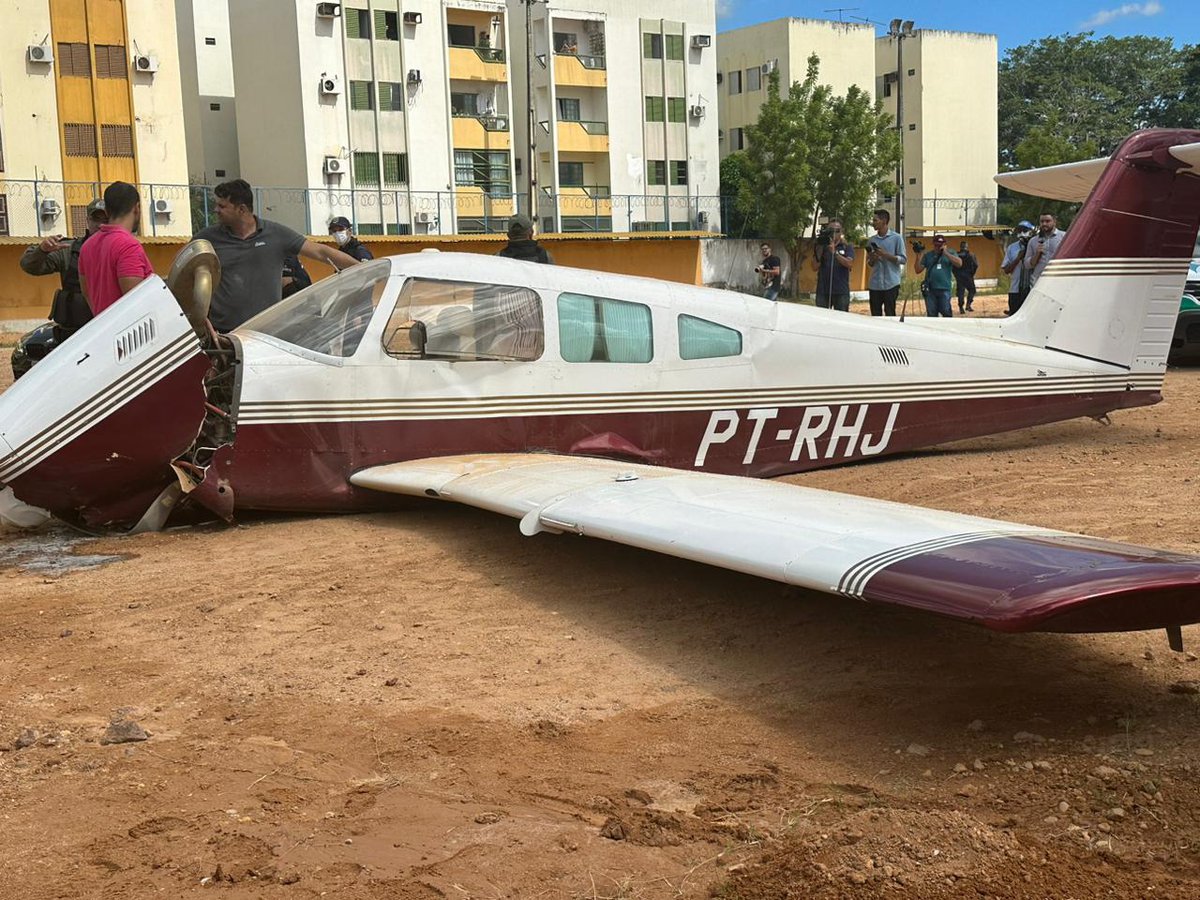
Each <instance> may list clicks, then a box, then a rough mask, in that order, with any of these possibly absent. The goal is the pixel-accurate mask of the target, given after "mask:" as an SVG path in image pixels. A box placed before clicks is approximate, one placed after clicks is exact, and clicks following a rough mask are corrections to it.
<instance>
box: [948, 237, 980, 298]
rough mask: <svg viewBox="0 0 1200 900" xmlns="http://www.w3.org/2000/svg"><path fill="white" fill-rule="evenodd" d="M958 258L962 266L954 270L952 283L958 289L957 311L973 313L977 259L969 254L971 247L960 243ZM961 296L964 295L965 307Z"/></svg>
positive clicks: (977, 267) (962, 242)
mask: <svg viewBox="0 0 1200 900" xmlns="http://www.w3.org/2000/svg"><path fill="white" fill-rule="evenodd" d="M958 258H959V259H961V260H962V265H961V266H959V267H958V268H957V269H955V270H954V283H955V286H956V287H957V288H958V311H959V312H960V313H961V312H964V311H965V312H974V311H975V310H973V309H972V308H971V304H972V303H974V302H975V273H976V272H978V271H979V258H978V257H976V256H975V254H974V253H972V252H971V245H970V244H968V243H967V242H966V241H961V242H960V243H959V245H958ZM963 295H966V300H967V305H966V307H964V306H963Z"/></svg>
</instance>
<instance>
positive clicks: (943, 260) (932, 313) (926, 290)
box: [917, 234, 962, 319]
mask: <svg viewBox="0 0 1200 900" xmlns="http://www.w3.org/2000/svg"><path fill="white" fill-rule="evenodd" d="M961 266H962V260H961V259H959V258H958V257H957V256H955V255H954V252H953V251H951V250H948V249H947V248H946V237H945V235H941V234H935V235H934V236H933V249H932V250H927V251H926V252H925V254H924V255H923V256H922V257H921V258H920V259H918V260H917V274H918V275H920V274H921V273H922V272H927V273H928V274H926V275H925V280H924V281H923V282H922V283H921V293H922V294H923V295H924V297H925V315H927V316H929V317H930V318H936V317H937V316H945V317H946V318H947V319H949V318H952V317H953V316H954V313H953V312H952V311H951V309H950V291H951V288H952V287H953V281H954V278H953V272H954V270H955V269H957V268H959V267H961Z"/></svg>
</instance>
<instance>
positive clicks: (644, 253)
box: [0, 235, 701, 322]
mask: <svg viewBox="0 0 1200 900" xmlns="http://www.w3.org/2000/svg"><path fill="white" fill-rule="evenodd" d="M317 240H320V241H322V242H328V238H327V237H320V238H317ZM362 240H363V242H364V243H365V244H367V245H368V246H369V247H370V248H371V252H372V253H374V254H375V256H376V257H383V256H392V255H399V254H404V253H416V252H419V251H421V250H424V249H426V248H427V247H433V248H436V249H438V250H443V251H446V252H455V253H483V254H487V255H489V256H490V255H495V254H496V253H497V252H499V250H500V248H501V247H503V246H504V243H505V239H504V238H503V237H501V236H493V235H486V236H484V235H481V236H480V237H478V238H462V237H453V238H439V237H437V236H433V237H428V238H425V237H365V238H362ZM539 240H540V242H541V244H542V246H544V247H545V248H546V249H547V250H549V251H550V253H551V254H552V255H553V256H554V260H555V262H556V263H557V264H559V265H562V266H575V267H578V268H584V269H598V270H602V271H605V272H614V273H618V274H622V275H645V276H649V277H653V278H662V279H666V280H668V281H678V282H681V283H683V284H700V283H701V259H700V240H699V238H698V237H696V238H691V237H688V238H678V237H677V238H671V239H667V238H661V237H644V236H641V235H638V236H630V237H622V238H618V239H611V240H610V239H607V238H604V239H590V240H589V239H580V238H576V237H567V236H562V237H556V236H553V235H551V236H548V237H545V238H539ZM185 243H186V239H183V238H181V239H178V240H176V239H169V238H158V239H155V240H153V241H146V242H145V247H146V253H147V255H148V256H149V257H150V262H151V264H153V266H154V271H156V272H158V273H159V274H160V275H162V276H164V277H165V276H166V274H167V273H168V272H169V271H170V270H171V263H172V261H173V260H174V259H175V254H176V253H178V252H179V250H180V249H182V247H183V246H184V244H185ZM26 246H28V245H27V244H22V243H18V242H15V241H9V240H7V239H0V322H3V321H5V320H14V319H16V320H21V319H43V318H45V317H46V316H47V315H48V313H49V311H50V302H51V300H53V298H54V292H55V291H56V290H57V289H58V284H59V281H58V277H57V276H52V275H46V276H43V277H40V278H34V277H33V276H31V275H26V274H25V273H24V272H22V271H21V268H20V266H19V265H18V260H19V259H20V258H21V254H22V253H23V252H24V250H25V247H26ZM304 266H305V268H306V269H307V270H308V273H309V274H310V275H311V276H312V277H313V280H314V281H318V280H320V279H322V278H325V277H326V276H328V275H330V274H332V270H330V269H329V268H327V267H326V266H324V265H322V264H321V263H316V262H311V261H309V260H305V261H304Z"/></svg>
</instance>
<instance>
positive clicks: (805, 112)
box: [737, 54, 900, 279]
mask: <svg viewBox="0 0 1200 900" xmlns="http://www.w3.org/2000/svg"><path fill="white" fill-rule="evenodd" d="M819 72H820V59H819V58H818V57H817V55H816V54H813V55H812V56H810V57H809V58H808V70H807V72H806V74H805V78H804V80H803V81H797V82H795V83H794V84H793V85H792V86H791V88H790V89H789V90H788V91H787V93H786V94H784V93H782V92H781V90H780V85H779V74H778V73H777V72H774V73H772V74H771V76H770V78H769V79H768V82H767V99H766V101H765V102H764V103H763V105H762V107H761V109H760V111H759V116H758V121H757V122H755V123H754V124H753V125H751V126H750V127H748V128H747V129H746V137H747V140H748V142H749V146H748V148H747V149H746V150H745V151H744V153H742V154H740V155H741V156H742V157H743V159H742V160H741V161H739V163H738V182H737V206H738V209H739V210H740V211H741V212H742V214H743V215H745V216H747V217H749V216H754V221H755V223H756V224H757V226H758V229H759V231H760V232H761V233H762V234H765V235H769V236H773V237H775V238H776V239H778V240H781V241H782V242H783V244H784V245H785V246H786V247H787V250H788V255H789V256H790V257H791V261H792V267H791V271H792V274H793V279H795V278H797V277H798V275H799V272H800V265H801V260H802V249H801V247H802V245H801V239H802V237H803V236H804V235H805V234H807V233H810V232H812V231H815V228H814V227H813V226H814V223H815V220H816V216H817V211H818V210H821V211H823V212H824V213H825V214H826V215H831V216H832V215H837V216H840V217H842V219H843V223H844V224H845V226H846V228H847V229H848V231H850V232H851V234H854V233H857V232H858V231H859V230H860V229H861V227H862V226H863V225H864V224H865V223H866V221H867V217H868V213H869V211H870V209H871V206H872V204H873V202H874V199H875V197H876V195H877V194H878V193H879V192H880V190H881V189H886V188H887V187H889V186H890V185H891V181H890V179H889V178H888V175H889V174H890V173H891V171H892V170H894V169H895V167H896V163H897V161H898V159H899V155H900V142H899V137H898V135H897V134H896V132H895V130H894V123H893V122H892V120H891V118H890V117H889V116H888V115H887V114H886V113H884V112H883V105H882V102H876V103H874V104H873V103H872V102H871V99H870V97H869V96H868V95H867V94H866V93H865V92H863V91H862V90H860V89H859V88H858V87H851V88H850V89H849V90H848V91H847V92H846V94H845V95H844V96H838V95H835V94H834V93H833V90H832V88H830V87H829V85H827V84H821V83H820V81H819Z"/></svg>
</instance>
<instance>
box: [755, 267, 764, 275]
mask: <svg viewBox="0 0 1200 900" xmlns="http://www.w3.org/2000/svg"><path fill="white" fill-rule="evenodd" d="M754 271H755V272H757V273H758V274H759V275H761V274H762V273H763V267H762V266H755V267H754Z"/></svg>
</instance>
